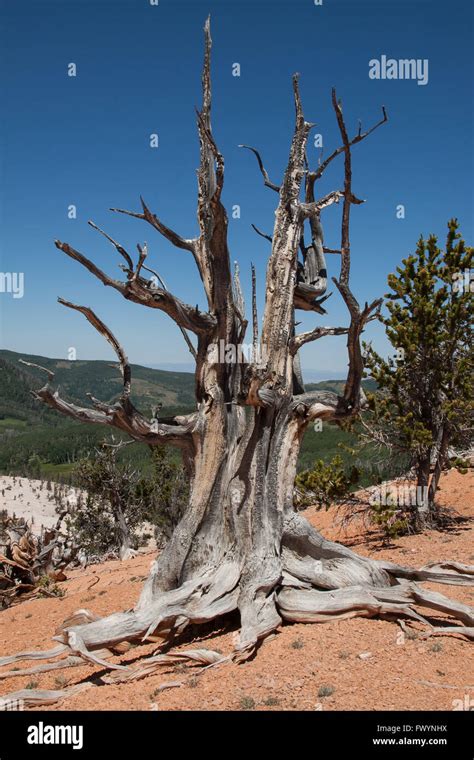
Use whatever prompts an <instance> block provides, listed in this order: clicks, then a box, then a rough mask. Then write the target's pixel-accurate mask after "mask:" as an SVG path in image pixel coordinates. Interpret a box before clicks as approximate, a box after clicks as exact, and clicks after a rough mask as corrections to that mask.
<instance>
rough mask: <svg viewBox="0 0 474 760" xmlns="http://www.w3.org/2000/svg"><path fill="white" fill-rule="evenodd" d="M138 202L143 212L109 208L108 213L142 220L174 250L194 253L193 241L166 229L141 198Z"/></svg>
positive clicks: (168, 228)
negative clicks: (111, 212) (174, 247)
mask: <svg viewBox="0 0 474 760" xmlns="http://www.w3.org/2000/svg"><path fill="white" fill-rule="evenodd" d="M140 202H141V204H142V209H143V212H142V213H139V212H136V211H126V210H125V209H122V208H111V209H110V211H114V212H115V213H117V214H126V215H127V216H133V217H135V219H144V220H145V221H146V222H148V224H151V226H152V227H154V228H155V230H157V231H158V232H159V233H160V235H163V237H164V238H166V240H169V242H170V243H172V244H173V245H174V246H176V248H182V249H183V250H185V251H191V253H194V245H195V241H194V240H188V239H186V238H182V237H181V236H180V235H178V234H177V233H176V232H174V231H173V230H172V229H171V228H170V227H167V226H166V224H163V222H161V221H160V220H159V219H158V217H157V216H156V214H153V213H152V212H151V211H150V209H149V208H148V206H147V205H146V203H145V201H144V200H143V198H142V197H141V196H140Z"/></svg>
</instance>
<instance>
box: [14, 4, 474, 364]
mask: <svg viewBox="0 0 474 760" xmlns="http://www.w3.org/2000/svg"><path fill="white" fill-rule="evenodd" d="M0 6H1V10H2V29H1V70H2V73H1V78H2V81H1V87H2V116H1V122H0V138H1V145H2V175H3V177H2V183H1V187H2V189H1V196H0V214H1V219H0V223H1V224H0V244H1V263H0V271H3V272H10V271H14V272H24V275H25V295H24V298H22V299H13V298H12V296H11V294H7V293H3V294H0V311H1V318H2V324H1V336H0V337H1V345H2V346H3V347H4V348H9V349H12V350H17V351H25V352H31V353H38V354H45V355H49V356H58V357H65V356H66V352H67V350H68V348H69V347H70V346H74V347H75V348H76V350H77V357H78V358H89V359H91V358H109V357H111V353H110V350H109V347H108V346H107V344H105V342H104V341H103V339H101V338H100V336H98V335H97V334H96V333H95V331H94V330H93V329H92V328H91V327H90V325H88V323H87V322H86V321H85V320H84V319H83V318H82V316H81V315H79V314H77V313H75V312H70V311H68V310H66V309H64V307H62V306H60V305H58V304H57V303H56V297H57V296H58V295H60V296H62V297H64V298H66V299H69V300H72V301H75V302H76V303H82V304H86V305H89V306H91V307H93V308H94V309H95V311H96V312H97V313H98V315H99V316H100V317H101V318H102V319H104V321H106V322H107V324H109V326H110V327H111V328H112V329H113V331H114V332H115V334H116V335H117V337H118V338H119V340H120V341H121V342H122V344H123V345H124V346H125V348H126V350H127V352H128V354H129V358H130V359H131V361H133V362H137V363H142V364H153V365H162V366H166V365H169V364H171V363H173V364H179V363H186V362H189V359H190V357H189V353H188V351H187V349H186V346H185V344H184V341H183V340H182V338H181V335H180V333H179V331H178V330H177V329H176V328H175V326H174V325H173V324H172V322H171V321H170V320H169V318H168V317H167V316H166V315H165V314H161V313H159V312H155V311H151V310H149V309H145V308H140V307H139V306H137V305H134V304H129V303H127V302H125V301H124V300H123V299H122V298H121V297H120V295H119V294H118V293H116V292H114V291H110V290H109V289H105V288H104V287H103V286H102V285H101V284H100V283H98V282H97V281H95V280H94V278H93V277H92V276H91V275H89V274H88V273H87V272H86V271H85V270H83V269H82V268H81V267H80V266H79V265H78V264H76V263H75V262H73V261H71V260H69V259H68V258H67V257H66V256H64V254H61V253H60V252H59V251H57V250H56V248H55V247H54V245H53V240H54V239H55V238H59V239H61V240H64V241H67V242H69V243H70V244H71V245H73V246H74V247H76V248H78V249H79V250H81V251H83V252H84V253H86V254H87V255H89V257H91V258H93V259H94V260H95V261H96V262H97V263H98V264H99V265H100V266H102V267H103V268H106V269H107V270H108V271H109V272H110V273H111V274H113V275H118V274H119V273H120V272H119V270H118V268H117V263H118V256H117V254H116V253H115V251H114V249H113V248H112V247H111V246H110V245H109V244H108V243H107V242H106V241H105V240H104V239H103V238H102V237H101V236H100V235H98V234H97V233H96V232H94V231H93V230H92V229H91V228H89V227H88V226H87V220H88V219H93V220H94V221H95V222H96V223H97V224H99V226H101V227H104V228H105V229H106V230H107V231H108V232H109V234H111V235H112V236H114V237H115V238H116V239H118V240H120V241H121V242H122V243H123V244H124V245H125V246H126V247H127V246H128V247H129V249H130V250H135V245H136V243H137V242H138V241H140V242H142V243H143V241H144V240H146V241H147V242H148V245H149V251H150V266H153V265H155V266H156V268H157V269H158V270H159V271H160V273H161V274H162V276H163V277H164V279H165V280H166V281H167V284H168V287H169V288H170V289H171V290H172V291H174V292H175V293H176V294H177V295H180V296H181V297H182V298H183V299H184V300H185V301H187V302H191V303H198V302H199V303H200V304H202V305H203V306H204V303H203V299H202V290H201V283H200V280H199V277H198V276H197V273H196V271H195V268H194V264H193V261H192V258H191V256H190V254H187V253H186V252H184V251H180V250H177V249H174V248H172V247H170V246H169V245H168V244H167V243H166V241H164V239H163V238H161V237H160V236H159V235H158V233H154V231H153V230H152V229H151V228H150V227H149V226H148V225H146V223H144V222H141V221H138V220H134V219H128V218H121V217H119V216H118V215H116V214H112V213H111V212H109V211H108V208H109V207H110V206H119V207H122V208H128V209H134V210H138V209H139V195H140V194H143V196H144V198H145V199H146V201H147V203H148V205H149V206H150V207H151V208H152V209H153V210H154V211H155V212H156V213H157V214H158V215H159V216H160V217H161V218H162V219H163V221H165V222H166V223H168V224H169V225H170V226H172V227H174V228H175V229H176V230H177V231H178V232H179V233H180V234H182V235H183V236H193V235H194V234H195V233H196V217H195V207H196V175H195V169H196V167H197V163H198V141H197V136H196V128H195V116H194V106H195V105H197V104H199V102H200V69H201V62H202V43H203V35H202V27H203V23H204V20H205V18H206V16H207V14H208V13H209V12H210V13H211V19H212V36H213V41H214V45H213V61H212V75H213V98H214V100H213V128H214V133H215V137H216V140H217V142H218V144H219V147H220V149H221V150H222V152H223V153H224V155H225V158H226V185H225V195H224V201H225V203H226V205H227V207H228V208H230V207H231V206H232V205H233V204H239V205H240V206H241V218H240V219H239V220H234V219H232V218H231V219H230V249H231V256H232V258H233V259H234V260H238V261H239V263H240V267H241V272H242V279H243V281H244V286H245V291H246V293H247V294H248V284H249V279H250V278H249V270H250V262H251V261H253V262H255V264H256V266H257V276H258V283H259V301H260V312H261V307H262V294H263V286H264V273H265V265H266V260H267V256H268V244H267V242H266V241H265V240H263V239H261V238H258V237H257V236H256V235H255V233H254V232H253V231H252V230H251V228H250V224H251V223H252V222H254V223H255V224H256V225H257V226H259V227H261V228H262V229H264V230H266V231H269V232H270V231H271V229H272V226H273V220H274V217H273V212H274V208H275V203H276V201H277V196H276V195H275V194H274V193H273V192H272V191H270V190H268V189H266V188H264V187H263V184H262V182H261V177H260V175H259V174H258V171H257V167H256V163H255V162H254V159H253V157H252V156H251V155H250V154H249V153H248V152H246V151H242V150H239V149H238V148H237V145H238V144H239V143H241V142H244V143H247V144H250V145H255V146H257V147H258V148H259V149H260V150H261V152H262V155H263V157H264V159H265V163H266V167H267V169H268V171H269V173H270V175H271V177H272V179H273V180H274V181H279V179H280V178H281V176H282V172H283V169H284V166H285V162H286V159H287V154H288V147H289V142H290V138H291V133H292V130H293V114H294V111H293V103H292V93H291V75H292V73H293V72H295V71H299V72H300V74H301V91H302V97H303V104H304V110H305V115H306V118H307V119H308V120H310V121H314V122H316V123H317V129H316V132H320V133H322V134H323V139H324V145H325V154H326V155H328V153H329V152H330V151H331V150H332V149H333V147H336V146H337V145H338V144H339V137H338V132H337V130H336V125H335V118H334V114H333V112H332V109H331V102H330V94H331V87H332V86H333V85H335V86H336V87H337V91H338V95H339V96H340V97H341V98H342V101H343V107H344V114H345V116H346V120H347V123H348V126H349V128H350V131H351V132H353V131H354V130H356V128H357V119H358V118H361V119H362V121H363V125H364V126H369V125H371V124H372V123H373V122H374V121H376V120H378V119H379V117H380V106H381V104H385V106H386V108H387V110H388V113H389V119H390V120H389V123H388V124H387V125H385V126H383V127H382V128H381V129H379V130H378V131H377V132H376V133H374V134H373V135H372V136H371V137H370V138H369V139H368V140H366V141H365V142H363V143H362V144H361V145H359V146H356V147H355V148H354V171H353V176H354V182H353V186H354V192H355V193H356V194H357V195H358V196H359V197H362V198H365V199H367V203H366V204H365V205H364V206H362V207H356V208H354V210H353V224H352V249H353V273H354V276H353V287H354V290H355V292H356V293H357V295H358V296H359V298H360V300H362V301H363V300H365V299H372V298H374V297H375V296H377V295H380V294H383V293H384V292H386V277H387V274H388V273H389V272H390V271H392V270H393V269H394V267H395V266H396V264H397V262H399V260H400V259H401V258H402V257H403V256H405V255H407V254H408V253H409V252H410V251H411V250H412V249H413V248H414V245H415V243H416V240H417V238H418V236H419V235H420V234H421V233H423V234H425V235H428V234H429V233H430V232H434V233H436V234H437V235H439V236H440V237H441V238H444V236H445V225H446V221H447V220H448V218H449V217H451V216H457V217H458V218H459V219H460V222H461V226H462V232H463V233H464V236H465V237H466V239H467V240H468V241H469V242H470V243H471V244H472V238H473V234H472V233H473V230H472V210H473V203H472V200H473V194H472V176H473V160H472V156H473V150H472V135H473V123H472V87H473V76H472V3H471V2H470V0H466V2H462V1H461V0H451V2H449V3H448V2H444V0H440V1H439V2H435V1H432V0H405V1H403V0H399V1H398V2H391V1H389V0H365V1H364V0H361V1H360V2H355V1H354V0H351V1H350V2H347V1H346V2H344V1H343V0H324V2H323V5H322V6H321V7H318V6H315V5H314V0H291V1H290V0H288V1H287V2H283V1H281V0H254V1H253V2H242V0H239V2H230V0H195V1H194V2H183V0H160V1H159V5H158V6H157V7H155V6H151V5H150V4H149V0H93V1H92V0H90V1H89V0H68V1H67V2H65V1H64V0H56V1H54V2H52V1H47V2H44V1H43V0H23V1H22V2H18V1H17V0H3V1H2V2H1V3H0ZM383 54H384V55H386V56H387V57H389V58H395V59H399V58H416V59H425V58H426V59H428V60H429V82H428V84H427V85H426V86H419V85H418V84H417V82H416V81H400V80H372V79H369V76H368V70H369V66H368V62H369V60H370V59H372V58H380V56H381V55H383ZM71 62H74V63H75V64H76V65H77V76H76V77H75V78H72V77H68V76H67V65H68V63H71ZM236 62H238V63H240V65H241V76H240V77H233V76H232V64H233V63H236ZM155 132H156V133H158V135H159V141H160V145H159V148H158V149H157V150H154V149H151V148H150V147H149V135H150V134H151V133H155ZM309 157H310V161H311V163H312V164H313V165H315V164H316V161H317V157H318V150H317V149H316V148H314V147H311V145H310V149H309ZM336 164H337V165H336ZM341 186H342V164H341V163H338V162H334V165H333V167H332V170H331V171H330V172H328V174H327V177H326V179H325V180H324V182H323V183H321V186H320V192H321V194H323V193H325V192H327V191H329V190H331V189H336V188H340V187H341ZM70 204H74V205H76V206H77V219H76V220H70V219H68V218H67V207H68V206H69V205H70ZM397 204H404V205H405V208H406V218H405V219H404V220H400V219H397V218H396V215H395V211H396V206H397ZM339 213H340V211H339V209H338V208H337V207H334V208H331V209H329V210H328V211H327V212H326V213H325V217H324V222H325V235H326V244H327V245H329V246H334V247H337V246H338V243H339V238H338V234H339V227H338V225H339ZM335 259H336V257H331V258H330V261H329V267H330V273H331V274H336V269H335V265H336V263H337V262H336V261H335ZM152 262H153V263H152ZM248 301H249V299H248V298H247V302H248ZM328 308H329V314H328V315H327V316H326V317H319V316H317V315H312V316H310V317H306V316H305V317H301V318H302V319H303V325H302V326H303V327H306V328H308V327H310V326H312V325H315V324H328V325H331V324H332V325H340V324H345V323H346V319H347V318H346V314H345V311H344V308H343V306H342V305H341V303H340V299H339V296H338V295H337V294H336V293H334V294H333V296H332V298H331V299H330V301H329V302H328ZM367 335H368V337H372V338H373V341H374V345H375V346H377V347H378V348H379V349H380V350H382V351H384V350H385V349H386V343H385V339H384V337H383V332H382V330H381V329H380V327H378V326H371V327H370V328H369V330H368V332H367ZM303 365H304V367H306V368H307V369H308V370H314V371H318V372H323V374H325V375H326V376H329V375H331V374H336V373H338V372H340V371H342V370H344V368H345V365H346V356H345V346H344V338H326V339H325V340H323V341H319V343H315V344H313V345H311V346H308V347H305V349H304V353H303Z"/></svg>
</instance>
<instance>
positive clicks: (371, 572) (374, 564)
mask: <svg viewBox="0 0 474 760" xmlns="http://www.w3.org/2000/svg"><path fill="white" fill-rule="evenodd" d="M230 555H232V552H229V556H230ZM254 562H255V560H254ZM263 564H265V568H266V573H262V572H259V573H256V572H252V566H254V563H250V564H249V565H247V566H246V567H245V569H244V570H243V571H242V569H241V567H240V565H239V563H237V562H236V561H235V560H234V559H229V560H228V561H224V562H222V563H221V564H220V566H219V567H217V568H213V569H208V571H207V572H204V573H201V575H200V577H198V578H197V577H196V578H188V579H187V580H184V581H183V582H182V583H181V585H180V586H178V587H177V588H174V589H171V590H168V591H158V592H156V593H155V595H153V596H151V597H150V595H149V593H148V591H147V593H146V594H145V596H144V595H142V597H141V598H140V601H139V603H138V604H137V606H136V607H135V609H133V610H128V611H125V612H119V613H115V614H113V615H109V616H107V617H104V618H100V617H98V616H97V615H95V614H94V613H92V612H90V611H89V610H85V609H82V610H78V612H76V613H74V615H72V616H71V617H69V618H68V619H67V620H65V621H64V623H63V624H62V625H61V626H60V628H59V629H58V630H57V631H56V632H55V636H54V639H55V640H56V641H59V642H60V645H59V646H57V647H55V648H54V649H50V650H48V651H45V652H34V651H24V652H20V653H19V654H17V655H12V656H9V657H4V658H2V659H0V666H5V665H11V664H12V663H16V662H18V661H20V660H42V659H45V660H56V662H51V663H48V664H46V665H40V666H36V667H31V668H27V669H25V670H19V671H12V670H11V669H10V670H9V671H7V672H4V673H3V674H1V675H0V678H2V677H3V678H6V677H7V676H21V675H26V674H31V673H39V672H45V671H49V670H53V669H55V668H58V669H60V668H65V667H72V666H74V665H79V664H80V663H81V662H83V661H84V660H85V661H88V662H91V663H92V664H94V665H100V667H102V668H105V669H106V671H107V673H106V674H105V675H103V676H102V677H101V680H102V682H103V683H124V682H129V681H135V680H138V679H141V678H145V677H146V676H148V675H150V674H152V673H156V672H157V671H159V669H160V668H161V667H162V666H163V665H169V664H174V663H177V662H180V661H182V660H185V659H187V660H192V661H194V662H196V663H198V664H200V665H202V666H203V667H209V666H211V667H212V666H215V665H216V664H219V663H224V662H228V661H230V660H233V661H236V662H241V661H242V660H244V659H247V658H248V657H249V656H250V654H251V653H252V652H254V651H255V649H256V647H257V645H258V644H259V643H260V642H261V641H262V640H263V639H264V638H265V637H266V636H268V635H269V634H270V633H271V632H273V631H274V630H275V629H277V628H278V627H279V625H280V623H281V620H282V619H283V620H286V621H293V622H318V623H319V622H326V621H332V620H338V619H343V618H350V617H355V616H359V617H375V616H377V617H383V618H390V619H401V618H407V619H409V620H414V621H417V622H418V623H422V624H423V625H424V626H425V627H427V629H428V630H427V635H461V636H463V637H466V638H468V639H474V609H473V608H472V607H469V606H468V605H466V604H463V603H461V602H459V601H456V600H453V599H450V598H448V597H446V596H443V595H442V594H439V593H437V592H434V591H431V590H428V589H425V588H422V587H421V586H420V585H419V583H417V582H416V581H420V580H422V581H429V582H436V583H441V584H446V583H451V584H455V585H456V584H457V585H472V584H474V567H469V566H466V565H463V564H461V563H458V562H444V563H431V564H429V565H427V566H425V567H423V568H421V569H419V570H416V569H413V568H409V567H403V566H400V565H396V564H394V563H391V562H386V561H380V560H372V559H369V558H366V557H361V556H359V555H357V554H355V553H354V552H353V551H352V550H351V549H349V548H347V547H345V546H342V545H340V544H337V543H333V542H332V541H328V540H326V539H324V538H323V537H322V536H321V535H320V534H319V533H318V531H317V530H316V529H315V528H313V526H312V525H310V523H309V522H308V521H307V520H306V519H305V518H303V517H302V516H301V515H299V514H297V513H294V512H292V513H290V514H289V515H288V516H287V517H286V518H285V520H284V526H283V535H282V545H281V552H280V556H279V557H278V555H277V554H275V555H274V557H273V558H270V560H269V559H268V557H267V558H266V563H264V561H263V559H262V565H263ZM277 568H279V572H278V573H277ZM257 578H258V582H257ZM149 588H150V587H149V586H148V590H149ZM419 608H424V609H430V610H435V611H436V612H440V613H442V614H443V615H447V616H448V617H449V618H450V619H451V620H456V621H459V623H460V624H459V625H452V624H451V622H450V621H449V620H447V621H446V622H447V625H445V626H439V627H437V626H436V625H434V624H433V623H432V622H430V621H428V620H427V619H426V618H425V617H423V616H422V615H421V614H420V612H419ZM234 610H238V611H239V612H240V616H241V631H240V637H239V639H238V641H237V642H236V645H235V648H234V652H233V653H232V655H231V656H229V657H224V656H222V655H220V654H218V653H217V652H213V651H211V650H207V649H193V650H188V651H182V652H177V651H172V652H168V653H166V654H164V653H158V654H155V655H154V656H152V657H148V658H146V659H144V660H142V661H140V662H137V663H132V664H128V665H123V664H120V663H113V662H110V657H111V656H112V655H113V654H117V653H120V652H124V651H126V650H127V647H128V646H129V644H127V642H128V643H136V644H139V643H147V642H149V641H156V640H161V641H162V643H163V644H166V643H167V642H169V641H170V640H171V639H172V637H173V635H174V634H176V633H180V632H181V631H182V630H184V628H185V627H186V626H187V625H188V624H189V623H204V622H208V621H210V620H212V619H215V618H219V617H221V616H223V615H226V614H227V613H229V612H232V611H234ZM57 658H60V659H59V660H57ZM111 671H113V672H111ZM25 691H26V692H27V698H26V701H25V704H26V705H33V704H53V703H54V702H55V701H57V700H58V699H63V698H64V697H66V696H71V695H72V694H75V693H77V692H76V691H74V689H73V687H68V688H67V689H64V690H61V691H57V692H53V691H52V692H43V691H38V692H34V691H31V690H25ZM18 695H21V696H18ZM23 695H24V692H15V694H14V695H11V694H10V695H7V698H9V699H13V698H15V699H24V696H23Z"/></svg>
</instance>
